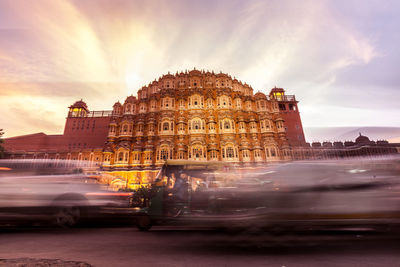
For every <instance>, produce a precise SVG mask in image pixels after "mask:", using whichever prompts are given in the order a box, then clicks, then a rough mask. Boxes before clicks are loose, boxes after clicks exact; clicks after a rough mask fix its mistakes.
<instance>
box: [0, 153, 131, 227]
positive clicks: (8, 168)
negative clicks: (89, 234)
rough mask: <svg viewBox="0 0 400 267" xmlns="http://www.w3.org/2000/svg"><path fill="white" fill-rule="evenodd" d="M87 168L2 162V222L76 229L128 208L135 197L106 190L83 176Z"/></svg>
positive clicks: (55, 163)
mask: <svg viewBox="0 0 400 267" xmlns="http://www.w3.org/2000/svg"><path fill="white" fill-rule="evenodd" d="M86 167H87V166H85V165H84V164H82V163H78V162H73V161H60V160H59V161H55V160H0V222H3V223H9V222H13V223H15V222H16V223H24V224H25V223H36V222H52V223H55V224H57V225H58V226H61V227H73V226H76V225H77V224H79V223H80V222H82V221H85V220H87V219H93V218H99V217H102V216H105V215H107V214H113V213H118V211H121V212H122V211H123V210H124V209H126V208H128V206H129V200H130V198H131V196H132V193H127V192H114V191H110V190H107V188H106V186H104V185H101V184H99V183H98V182H97V180H96V179H93V178H91V177H90V176H87V175H85V174H84V173H83V170H84V169H85V168H86ZM124 212H125V211H124Z"/></svg>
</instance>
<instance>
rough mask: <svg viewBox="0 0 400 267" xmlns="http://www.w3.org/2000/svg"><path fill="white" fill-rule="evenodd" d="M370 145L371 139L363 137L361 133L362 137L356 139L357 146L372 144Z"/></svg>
mask: <svg viewBox="0 0 400 267" xmlns="http://www.w3.org/2000/svg"><path fill="white" fill-rule="evenodd" d="M370 143H371V141H370V140H369V138H368V137H366V136H364V135H361V133H360V136H359V137H357V139H356V144H363V145H364V144H370Z"/></svg>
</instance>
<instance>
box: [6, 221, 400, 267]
mask: <svg viewBox="0 0 400 267" xmlns="http://www.w3.org/2000/svg"><path fill="white" fill-rule="evenodd" d="M0 241H1V242H0V259H13V258H46V259H61V260H69V261H82V262H86V263H89V264H91V265H93V266H107V267H108V266H112V267H117V266H286V267H288V266H307V267H308V266H324V267H326V266H399V265H398V264H399V262H400V253H399V252H400V242H399V241H400V237H398V236H393V235H390V234H389V235H388V234H378V233H375V232H357V233H356V232H350V233H343V232H340V233H339V232H335V233H322V234H321V233H319V234H315V233H313V234H304V233H303V234H297V235H291V236H286V235H279V236H260V235H250V236H249V235H237V234H232V233H224V234H221V233H217V232H214V231H206V230H191V229H177V228H166V227H164V228H157V227H155V228H154V230H152V231H150V232H140V231H138V230H136V229H135V228H133V227H127V226H124V227H97V228H80V229H48V228H29V229H6V228H1V229H0Z"/></svg>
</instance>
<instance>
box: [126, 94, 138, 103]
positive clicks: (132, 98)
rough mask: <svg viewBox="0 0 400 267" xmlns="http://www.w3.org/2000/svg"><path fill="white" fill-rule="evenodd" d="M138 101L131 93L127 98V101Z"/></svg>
mask: <svg viewBox="0 0 400 267" xmlns="http://www.w3.org/2000/svg"><path fill="white" fill-rule="evenodd" d="M135 101H136V97H134V96H133V95H130V96H128V97H127V98H126V100H125V103H135Z"/></svg>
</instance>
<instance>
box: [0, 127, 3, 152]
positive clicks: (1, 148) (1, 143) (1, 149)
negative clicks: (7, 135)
mask: <svg viewBox="0 0 400 267" xmlns="http://www.w3.org/2000/svg"><path fill="white" fill-rule="evenodd" d="M3 134H4V132H3V129H0V159H1V158H3V157H4V147H3V143H4V140H3V139H2V138H1V137H2V136H3Z"/></svg>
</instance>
